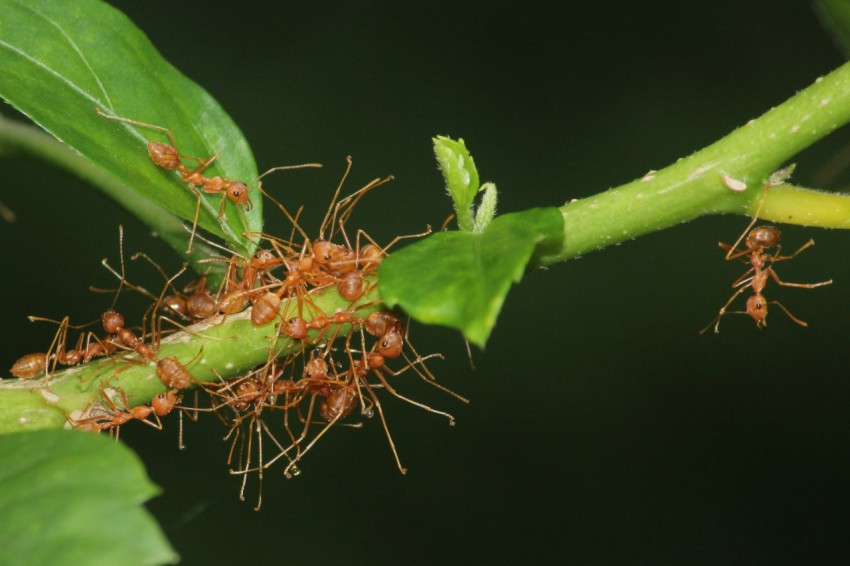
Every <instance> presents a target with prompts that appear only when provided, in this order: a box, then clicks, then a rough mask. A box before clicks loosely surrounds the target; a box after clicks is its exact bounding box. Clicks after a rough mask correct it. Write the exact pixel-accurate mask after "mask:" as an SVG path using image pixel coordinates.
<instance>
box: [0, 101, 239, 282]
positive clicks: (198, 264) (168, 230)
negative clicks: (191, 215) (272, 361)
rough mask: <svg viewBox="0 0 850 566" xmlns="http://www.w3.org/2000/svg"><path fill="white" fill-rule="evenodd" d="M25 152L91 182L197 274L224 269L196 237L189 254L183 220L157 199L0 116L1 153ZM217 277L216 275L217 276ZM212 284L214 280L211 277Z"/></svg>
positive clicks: (36, 130)
mask: <svg viewBox="0 0 850 566" xmlns="http://www.w3.org/2000/svg"><path fill="white" fill-rule="evenodd" d="M13 152H22V153H26V154H29V155H32V156H33V157H36V158H38V159H43V160H45V161H47V162H48V163H51V164H53V165H55V166H57V167H59V168H60V169H64V170H65V171H68V172H69V173H72V174H73V175H76V176H77V177H79V178H80V179H82V180H84V181H86V182H88V183H91V184H92V185H93V186H95V187H97V188H98V189H100V190H101V191H103V192H104V193H105V194H106V195H107V196H109V197H110V198H112V199H114V200H115V201H116V202H117V203H118V204H120V205H121V206H123V207H124V208H125V209H127V210H128V211H129V212H130V213H131V214H133V215H134V216H136V217H138V218H139V219H140V220H141V221H142V222H144V223H145V224H147V225H148V226H149V227H150V228H151V229H152V230H154V231H155V232H156V233H157V234H158V235H159V236H160V237H161V238H162V239H163V240H164V241H165V242H166V243H167V244H168V245H169V246H171V247H172V248H173V249H174V250H175V251H176V252H177V253H178V254H179V255H180V256H181V257H183V258H184V259H185V260H186V261H187V262H188V263H189V265H190V266H191V268H192V269H193V270H194V271H195V272H196V273H204V272H208V271H211V270H213V271H215V270H217V271H220V272H223V271H224V269H223V268H221V267H219V266H214V265H210V263H209V262H206V263H203V262H202V260H204V259H209V258H210V257H212V256H214V255H216V254H217V252H216V250H214V249H213V248H212V247H211V246H209V245H207V244H206V243H204V242H203V240H200V239H198V238H195V242H194V246H193V250H192V253H191V254H188V256H187V254H186V242H187V241H188V238H189V233H188V232H187V231H186V229H185V228H184V225H183V221H182V220H181V219H180V218H178V217H177V216H174V215H173V214H171V213H170V212H168V211H166V210H165V209H163V208H162V207H160V206H158V205H156V204H154V203H153V202H151V201H149V200H147V199H145V198H142V197H140V196H139V194H138V193H137V192H136V191H132V190H130V189H129V188H127V186H126V185H124V184H123V183H122V182H121V181H119V180H118V179H116V178H115V177H113V176H112V175H110V174H109V173H107V172H106V171H105V170H104V169H101V168H100V167H98V166H96V165H94V164H93V163H92V162H90V161H88V160H87V159H85V158H84V157H82V156H81V155H80V154H78V153H76V152H75V151H73V150H71V149H69V148H68V146H66V145H65V144H63V143H62V142H60V141H58V140H56V139H55V138H54V137H52V136H50V135H48V134H45V133H44V132H43V131H41V129H40V128H36V127H34V126H30V125H27V124H22V123H20V122H16V121H14V120H9V119H8V118H4V117H3V116H2V115H0V153H13ZM213 279H214V278H213ZM211 283H214V281H212V280H211Z"/></svg>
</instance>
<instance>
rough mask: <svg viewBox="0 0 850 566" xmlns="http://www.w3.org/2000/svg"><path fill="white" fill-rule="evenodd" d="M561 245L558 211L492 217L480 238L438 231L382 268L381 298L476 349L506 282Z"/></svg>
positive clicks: (499, 304) (393, 256) (492, 320)
mask: <svg viewBox="0 0 850 566" xmlns="http://www.w3.org/2000/svg"><path fill="white" fill-rule="evenodd" d="M563 238H564V220H563V216H562V215H561V212H560V211H559V210H558V209H557V208H532V209H529V210H525V211H523V212H515V213H513V214H505V215H503V216H499V217H497V218H496V219H495V220H493V221H492V222H491V223H490V224H489V225H488V226H487V228H486V229H485V230H484V231H483V232H482V233H480V234H476V233H472V232H439V233H437V234H434V235H432V236H430V237H428V238H426V239H424V240H422V241H421V242H417V243H415V244H413V245H410V246H407V247H406V248H404V249H402V250H400V251H397V252H394V253H393V254H391V255H390V256H389V257H388V258H387V259H385V260H384V261H383V262H382V263H381V267H380V271H379V275H380V277H379V284H378V285H379V290H380V293H381V298H382V299H383V301H384V302H385V303H387V305H388V306H390V307H393V306H400V307H401V308H402V309H404V310H405V311H406V312H407V313H408V314H409V315H410V316H412V317H413V318H415V319H416V320H419V321H420V322H424V323H428V324H442V325H444V326H449V327H452V328H456V329H458V330H460V331H462V332H463V334H464V336H466V338H467V339H468V340H469V341H470V342H472V343H473V344H477V345H478V346H481V347H483V346H484V343H485V342H486V341H487V337H488V336H489V335H490V331H491V330H492V329H493V326H494V325H495V324H496V318H497V317H498V315H499V311H500V310H501V308H502V303H503V302H504V300H505V296H506V295H507V293H508V290H509V289H510V286H511V283H512V282H518V281H519V280H520V279H521V278H522V275H523V273H524V272H525V270H526V268H527V267H528V266H529V264H530V263H532V264H533V261H534V258H535V256H536V255H539V254H541V253H551V248H552V247H556V246H559V245H561V242H563Z"/></svg>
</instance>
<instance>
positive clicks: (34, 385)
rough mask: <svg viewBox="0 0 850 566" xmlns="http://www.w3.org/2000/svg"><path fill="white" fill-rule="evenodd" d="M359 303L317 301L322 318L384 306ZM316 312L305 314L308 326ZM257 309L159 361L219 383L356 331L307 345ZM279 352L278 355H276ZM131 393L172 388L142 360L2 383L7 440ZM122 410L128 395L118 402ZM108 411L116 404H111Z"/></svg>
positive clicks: (185, 337)
mask: <svg viewBox="0 0 850 566" xmlns="http://www.w3.org/2000/svg"><path fill="white" fill-rule="evenodd" d="M370 287H371V289H370V290H369V291H368V292H367V293H366V294H364V296H363V297H361V298H360V299H359V300H358V301H357V302H356V303H355V304H354V305H351V304H350V303H349V302H348V301H346V300H345V299H343V298H342V297H340V295H339V293H338V292H337V290H336V287H330V288H328V289H325V290H323V291H320V292H317V293H312V294H311V295H310V299H311V305H315V307H316V308H315V309H312V308H311V309H310V310H314V311H315V312H326V313H334V312H337V311H340V310H344V311H352V312H355V313H356V316H357V317H360V318H365V317H366V316H368V315H369V313H371V312H374V311H376V310H378V308H379V307H380V305H381V303H380V300H379V298H378V292H377V286H376V285H374V284H370ZM297 303H298V301H295V300H293V301H290V302H289V303H288V304H284V305H283V306H282V307H281V316H280V318H279V319H278V321H279V320H281V319H282V320H288V319H289V318H291V317H293V316H298V314H299V313H298V310H299V309H298V304H297ZM307 310H308V309H304V312H303V313H302V316H304V318H305V319H307V320H308V321H309V320H310V318H311V317H310V316H309V314H308V313H307ZM250 313H251V311H250V309H248V310H247V311H245V312H242V313H239V314H237V315H231V316H226V317H225V316H220V317H216V318H213V319H210V320H209V321H205V322H203V323H200V324H196V325H194V326H192V327H190V328H188V329H187V330H184V331H181V332H176V333H174V334H171V335H169V336H168V337H166V338H163V339H162V342H161V344H160V347H159V351H158V356H159V359H163V358H168V357H176V358H177V359H178V360H179V361H180V362H181V363H183V364H184V365H185V366H186V368H187V370H188V371H189V373H190V374H191V375H192V377H193V378H194V379H195V380H196V381H198V382H213V381H218V380H220V379H223V380H227V379H232V378H235V377H237V376H240V375H244V374H245V373H247V372H248V371H250V370H251V369H253V368H255V367H257V366H260V365H262V364H264V363H266V362H268V361H269V360H270V359H275V358H278V357H281V356H287V355H289V354H292V353H295V352H298V351H299V350H301V351H306V349H307V348H308V347H310V346H311V345H313V344H316V343H317V342H321V341H324V340H328V338H329V337H333V336H344V335H346V334H347V333H348V331H349V328H350V327H349V325H340V326H339V327H335V326H330V327H328V328H326V329H325V330H323V331H317V330H313V331H311V332H310V334H309V336H308V338H307V339H305V340H304V341H303V342H300V341H294V340H292V339H290V338H287V337H286V336H280V337H277V338H276V339H275V325H274V324H272V323H269V324H267V325H264V326H254V325H253V324H251V320H250V316H251V315H250ZM272 351H273V354H272V353H270V352H272ZM107 387H108V388H112V389H113V390H115V391H121V392H123V393H124V394H125V395H126V397H127V400H128V401H129V404H130V406H135V405H139V404H142V403H148V402H150V400H151V399H152V398H153V397H154V396H155V395H157V394H159V393H162V392H163V391H165V387H164V386H163V384H162V382H161V381H160V380H159V378H158V377H157V375H156V367H155V365H154V364H145V363H143V362H142V361H140V360H139V357H138V356H136V355H132V356H129V355H128V356H126V357H121V356H113V357H112V358H101V359H97V360H95V361H92V362H90V363H88V364H81V365H79V366H75V367H73V368H70V369H67V370H64V371H58V372H56V373H55V374H54V375H53V376H51V377H50V378H49V380H46V379H38V380H31V381H25V380H7V381H0V434H5V433H9V432H14V431H20V430H34V429H40V428H58V427H62V426H65V424H66V422H68V417H72V418H79V417H80V415H81V414H82V413H84V412H85V411H86V410H87V409H89V408H90V407H91V406H92V404H93V403H101V404H106V402H105V401H104V399H103V397H102V395H101V389H105V388H107ZM117 403H118V404H119V405H120V403H121V399H120V396H119V397H118V399H117ZM107 408H108V405H107Z"/></svg>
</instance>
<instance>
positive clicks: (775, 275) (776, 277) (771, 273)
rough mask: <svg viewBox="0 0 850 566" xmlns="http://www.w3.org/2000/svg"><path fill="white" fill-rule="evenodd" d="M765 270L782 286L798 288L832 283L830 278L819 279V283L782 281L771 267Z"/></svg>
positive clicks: (810, 287) (809, 287) (812, 287)
mask: <svg viewBox="0 0 850 566" xmlns="http://www.w3.org/2000/svg"><path fill="white" fill-rule="evenodd" d="M767 272H768V273H770V277H771V278H772V279H773V280H774V281H776V283H777V284H779V285H782V286H783V287H797V288H798V289H814V288H815V287H823V286H825V285H832V279H829V280H828V281H821V282H820V283H789V282H788V281H783V280H781V279H780V278H779V276H778V275H777V274H776V272H775V271H774V270H773V268H772V267H769V268H768V269H767Z"/></svg>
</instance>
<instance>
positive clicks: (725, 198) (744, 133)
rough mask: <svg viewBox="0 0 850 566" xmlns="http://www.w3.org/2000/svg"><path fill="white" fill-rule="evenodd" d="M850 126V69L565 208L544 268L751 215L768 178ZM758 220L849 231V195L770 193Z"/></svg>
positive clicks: (779, 189)
mask: <svg viewBox="0 0 850 566" xmlns="http://www.w3.org/2000/svg"><path fill="white" fill-rule="evenodd" d="M848 121H850V63H848V64H845V65H843V66H841V67H839V68H838V69H837V70H835V71H833V72H832V73H830V74H829V75H827V76H825V77H822V78H820V79H818V80H817V81H815V83H814V84H812V85H811V86H809V87H808V88H806V89H805V90H803V91H801V92H800V93H798V94H796V95H795V96H793V97H792V98H790V99H789V100H787V101H786V102H784V103H783V104H781V105H779V106H777V107H775V108H773V109H771V110H769V111H768V112H766V113H765V114H764V115H762V116H761V117H759V118H756V119H754V120H750V121H749V122H747V124H746V125H744V126H742V127H740V128H738V129H737V130H735V131H734V132H732V133H731V134H729V135H728V136H726V137H724V138H723V139H721V140H719V141H717V142H715V143H714V144H712V145H710V146H708V147H706V148H705V149H703V150H701V151H698V152H697V153H694V154H693V155H691V156H689V157H686V158H683V159H680V160H679V161H677V162H676V163H674V164H673V165H670V166H669V167H667V168H665V169H663V170H661V171H650V172H649V173H647V174H646V175H645V176H643V177H642V178H640V179H637V180H635V181H632V182H630V183H627V184H625V185H622V186H620V187H617V188H614V189H611V190H609V191H606V192H604V193H601V194H598V195H595V196H592V197H588V198H585V199H581V200H576V201H573V202H569V203H567V204H565V205H563V206H562V207H561V212H562V214H563V216H564V245H563V247H562V249H561V250H559V251H558V252H557V253H555V254H552V255H549V256H545V257H544V258H543V259H542V263H543V264H551V263H555V262H558V261H563V260H566V259H570V258H573V257H576V256H579V255H582V254H585V253H587V252H590V251H593V250H598V249H601V248H604V247H606V246H610V245H612V244H616V243H619V242H622V241H624V240H628V239H631V238H635V237H637V236H639V235H641V234H646V233H648V232H654V231H656V230H661V229H663V228H667V227H669V226H673V225H675V224H678V223H680V222H685V221H688V220H692V219H694V218H697V217H698V216H702V215H705V214H717V213H729V212H734V213H739V214H748V215H751V214H753V213H754V212H755V210H756V208H757V207H758V203H759V202H760V200H761V198H762V196H763V195H764V194H765V193H764V190H763V188H764V187H765V186H766V185H767V184H768V179H769V177H770V175H771V173H773V172H774V171H776V170H777V169H779V168H780V167H781V166H782V165H783V164H785V163H787V161H788V160H789V159H791V158H792V157H793V156H794V155H796V154H797V153H798V152H800V151H801V150H803V149H805V148H807V147H808V146H810V145H812V144H813V143H815V142H816V141H817V140H819V139H821V138H822V137H824V136H826V135H827V134H829V133H830V132H832V131H834V130H835V129H836V128H838V127H840V126H843V125H844V124H846V123H847V122H848ZM759 217H760V218H762V219H764V220H771V221H777V222H788V223H793V224H804V225H809V226H819V227H824V228H848V227H850V220H848V219H850V196H847V195H835V194H825V193H819V192H815V191H811V190H807V189H801V188H797V187H793V186H791V185H782V186H776V187H768V191H767V196H766V197H765V204H764V206H763V208H762V210H761V211H760V213H759Z"/></svg>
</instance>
